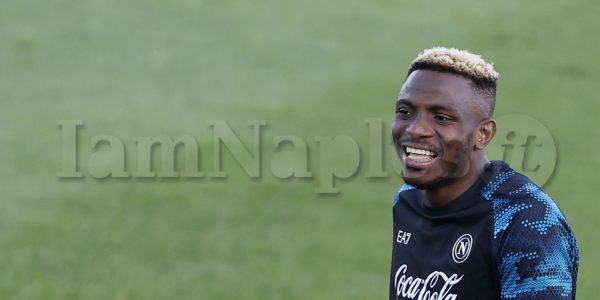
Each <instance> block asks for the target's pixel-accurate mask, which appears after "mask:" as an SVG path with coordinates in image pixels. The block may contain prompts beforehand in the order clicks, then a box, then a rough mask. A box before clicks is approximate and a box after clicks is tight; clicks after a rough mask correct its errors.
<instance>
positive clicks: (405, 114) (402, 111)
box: [396, 107, 412, 119]
mask: <svg viewBox="0 0 600 300" xmlns="http://www.w3.org/2000/svg"><path fill="white" fill-rule="evenodd" d="M396 116H398V117H400V118H402V119H406V118H410V117H411V116H412V111H410V110H408V109H406V108H404V107H397V108H396Z"/></svg>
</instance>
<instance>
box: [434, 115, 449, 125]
mask: <svg viewBox="0 0 600 300" xmlns="http://www.w3.org/2000/svg"><path fill="white" fill-rule="evenodd" d="M434 118H435V120H436V121H437V122H438V123H440V124H448V123H450V122H452V121H453V119H452V117H449V116H446V115H435V116H434Z"/></svg>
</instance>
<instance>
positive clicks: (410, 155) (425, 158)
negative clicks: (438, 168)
mask: <svg viewBox="0 0 600 300" xmlns="http://www.w3.org/2000/svg"><path fill="white" fill-rule="evenodd" d="M402 150H403V151H404V155H405V156H406V159H407V160H409V161H411V162H415V163H428V162H430V161H432V160H434V159H435V158H436V157H437V156H438V154H437V153H436V152H435V151H431V150H427V149H421V148H414V147H409V146H403V147H402Z"/></svg>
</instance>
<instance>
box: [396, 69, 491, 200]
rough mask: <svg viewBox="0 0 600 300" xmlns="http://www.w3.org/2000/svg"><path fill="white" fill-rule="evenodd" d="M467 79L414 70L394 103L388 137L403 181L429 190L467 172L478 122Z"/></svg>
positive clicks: (479, 115) (479, 117)
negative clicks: (391, 142) (400, 167)
mask: <svg viewBox="0 0 600 300" xmlns="http://www.w3.org/2000/svg"><path fill="white" fill-rule="evenodd" d="M473 97H474V93H473V88H472V86H471V84H470V81H469V80H468V79H466V78H463V77H461V76H458V75H454V74H449V73H441V72H434V71H428V70H417V71H414V72H413V73H411V74H410V76H409V77H408V78H407V79H406V81H405V83H404V85H403V86H402V90H401V91H400V96H399V97H398V101H397V103H396V116H395V118H394V123H393V126H392V137H393V139H394V145H395V146H396V151H397V152H398V156H399V157H400V160H401V162H402V165H403V170H402V175H403V177H404V180H405V181H406V183H408V184H412V185H415V186H417V187H419V188H422V189H435V188H437V187H440V186H443V185H445V184H447V183H449V182H452V181H453V180H459V178H461V177H463V176H465V175H467V174H468V173H469V171H470V165H471V156H472V155H473V151H474V146H473V145H474V144H473V136H474V134H475V132H476V130H477V128H478V125H479V123H480V122H481V121H482V119H483V118H482V115H481V113H480V111H481V110H480V109H479V108H478V107H477V105H476V102H475V101H474V100H473Z"/></svg>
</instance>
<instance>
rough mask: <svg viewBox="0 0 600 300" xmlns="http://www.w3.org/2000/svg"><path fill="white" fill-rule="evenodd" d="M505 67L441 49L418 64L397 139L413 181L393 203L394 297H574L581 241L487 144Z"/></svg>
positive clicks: (399, 112) (399, 114) (403, 97)
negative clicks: (501, 69)
mask: <svg viewBox="0 0 600 300" xmlns="http://www.w3.org/2000/svg"><path fill="white" fill-rule="evenodd" d="M497 79H498V73H496V71H495V70H494V68H493V66H492V65H491V64H489V63H487V62H485V61H484V60H483V59H482V58H481V57H480V56H477V55H474V54H472V53H469V52H467V51H461V50H457V49H447V48H432V49H428V50H425V51H423V52H422V53H421V54H419V56H418V57H417V58H416V59H415V60H414V61H413V62H412V64H411V65H410V67H409V70H408V75H407V78H406V80H405V82H404V85H403V86H402V89H401V91H400V96H399V98H398V101H397V102H396V116H395V119H394V123H393V126H392V136H393V140H394V144H395V147H396V150H397V152H398V155H399V157H400V161H401V162H402V166H403V169H402V175H403V177H404V181H405V182H406V184H405V185H404V186H402V187H401V188H400V190H399V191H398V193H397V195H396V198H395V202H394V207H393V215H394V240H393V251H392V269H391V275H390V299H419V300H426V299H427V300H434V299H435V300H448V299H544V300H545V299H575V287H576V279H577V268H578V248H577V243H576V241H575V237H574V235H573V233H572V232H571V229H570V227H569V225H568V224H567V221H566V219H565V217H564V216H563V214H562V213H561V211H560V209H559V208H558V207H557V206H556V204H555V203H554V201H553V200H552V199H550V197H549V196H548V195H547V194H546V193H544V192H543V191H542V189H541V188H540V187H539V186H537V185H535V184H534V183H533V182H532V181H531V180H529V179H528V178H527V177H525V176H524V175H521V174H519V173H517V172H515V171H514V170H512V169H511V168H510V167H509V166H508V165H507V164H506V163H504V162H501V161H489V160H488V159H487V157H486V155H485V152H484V150H485V147H486V146H487V145H488V144H489V143H490V141H491V140H492V138H493V137H494V134H495V132H496V123H495V121H494V120H493V119H492V114H493V111H494V105H495V100H496V81H497Z"/></svg>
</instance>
